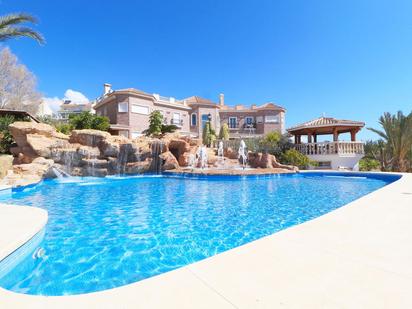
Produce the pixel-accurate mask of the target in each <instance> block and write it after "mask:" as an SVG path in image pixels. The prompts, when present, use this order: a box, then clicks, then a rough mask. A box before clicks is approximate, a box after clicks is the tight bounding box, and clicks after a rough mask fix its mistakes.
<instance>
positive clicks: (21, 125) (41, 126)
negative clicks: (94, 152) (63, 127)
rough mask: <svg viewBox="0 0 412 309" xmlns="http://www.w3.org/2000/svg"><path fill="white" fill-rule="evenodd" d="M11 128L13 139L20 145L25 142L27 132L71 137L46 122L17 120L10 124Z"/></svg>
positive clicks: (62, 137) (66, 138)
mask: <svg viewBox="0 0 412 309" xmlns="http://www.w3.org/2000/svg"><path fill="white" fill-rule="evenodd" d="M9 129H10V133H11V135H12V136H13V139H14V140H15V142H16V143H17V145H19V146H20V145H21V146H23V145H24V144H25V142H26V136H27V134H38V135H42V136H46V137H54V138H59V139H65V140H68V139H69V137H68V136H67V135H65V134H63V133H59V132H57V131H56V129H55V128H54V127H53V126H51V125H48V124H45V123H36V122H27V121H16V122H14V123H12V124H11V125H9Z"/></svg>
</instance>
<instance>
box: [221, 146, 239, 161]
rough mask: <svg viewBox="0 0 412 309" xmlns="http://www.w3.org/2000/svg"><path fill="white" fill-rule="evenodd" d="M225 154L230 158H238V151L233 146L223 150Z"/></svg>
mask: <svg viewBox="0 0 412 309" xmlns="http://www.w3.org/2000/svg"><path fill="white" fill-rule="evenodd" d="M223 156H225V157H226V158H229V159H237V157H238V153H237V151H235V150H233V148H231V147H228V148H226V149H225V150H224V151H223Z"/></svg>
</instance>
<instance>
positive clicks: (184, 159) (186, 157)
mask: <svg viewBox="0 0 412 309" xmlns="http://www.w3.org/2000/svg"><path fill="white" fill-rule="evenodd" d="M197 149H198V146H190V149H189V151H187V152H185V153H183V154H182V155H180V156H179V160H178V162H179V165H180V166H181V167H186V166H189V165H190V163H191V161H192V160H195V159H196V152H197Z"/></svg>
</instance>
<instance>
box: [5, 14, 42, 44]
mask: <svg viewBox="0 0 412 309" xmlns="http://www.w3.org/2000/svg"><path fill="white" fill-rule="evenodd" d="M24 23H33V24H36V23H37V19H36V18H35V17H33V16H31V15H29V14H25V13H13V14H8V15H4V16H0V42H1V41H6V40H9V39H12V38H17V37H29V38H32V39H34V40H36V41H37V42H39V43H40V44H43V43H44V42H45V41H44V38H43V36H42V35H41V34H40V33H39V32H37V31H35V30H33V29H31V28H29V27H27V26H22V24H24Z"/></svg>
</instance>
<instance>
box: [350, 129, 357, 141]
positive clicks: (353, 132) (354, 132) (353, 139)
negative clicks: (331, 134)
mask: <svg viewBox="0 0 412 309" xmlns="http://www.w3.org/2000/svg"><path fill="white" fill-rule="evenodd" d="M350 140H351V141H352V142H356V130H352V131H350Z"/></svg>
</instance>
